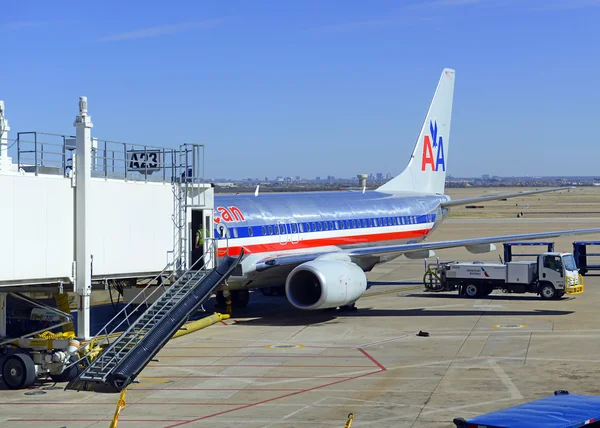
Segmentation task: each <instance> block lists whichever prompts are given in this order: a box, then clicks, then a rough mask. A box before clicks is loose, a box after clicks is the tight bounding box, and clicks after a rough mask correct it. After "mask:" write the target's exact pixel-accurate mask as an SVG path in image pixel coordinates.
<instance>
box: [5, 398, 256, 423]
mask: <svg viewBox="0 0 600 428" xmlns="http://www.w3.org/2000/svg"><path fill="white" fill-rule="evenodd" d="M74 404H76V405H78V406H79V405H80V404H84V405H91V406H111V407H115V403H99V402H89V401H86V402H81V403H69V402H66V401H62V402H53V401H50V402H49V401H25V402H20V401H17V402H13V403H6V402H4V403H0V406H9V405H10V406H18V405H44V406H48V405H49V406H72V405H74ZM244 404H247V403H223V402H220V401H215V402H212V403H198V402H187V403H186V402H183V403H182V402H177V403H165V402H162V401H159V402H145V401H143V402H139V401H138V402H136V403H127V407H130V406H139V405H148V406H163V405H164V406H243V405H244ZM178 420H182V421H185V420H187V419H178Z"/></svg>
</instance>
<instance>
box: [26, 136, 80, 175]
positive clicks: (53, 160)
mask: <svg viewBox="0 0 600 428" xmlns="http://www.w3.org/2000/svg"><path fill="white" fill-rule="evenodd" d="M71 142H72V143H71ZM74 150H75V137H73V136H68V135H60V134H51V133H48V132H35V131H33V132H18V133H17V164H18V167H19V170H23V171H25V172H31V173H35V175H38V174H52V175H63V176H65V177H66V176H67V175H68V174H69V170H70V169H72V167H73V163H72V162H73V152H74Z"/></svg>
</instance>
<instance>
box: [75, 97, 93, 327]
mask: <svg viewBox="0 0 600 428" xmlns="http://www.w3.org/2000/svg"><path fill="white" fill-rule="evenodd" d="M74 126H75V128H76V146H75V147H76V149H75V268H76V274H75V286H76V290H77V294H78V295H79V313H78V314H77V336H78V337H80V338H83V339H89V338H90V298H91V295H92V273H91V253H90V246H89V242H88V233H87V232H88V230H89V227H88V213H89V209H88V208H89V196H90V195H88V191H89V188H90V178H91V165H92V135H91V134H92V132H91V129H92V127H93V124H92V118H91V116H88V114H87V98H86V97H79V115H78V116H77V117H76V118H75V123H74Z"/></svg>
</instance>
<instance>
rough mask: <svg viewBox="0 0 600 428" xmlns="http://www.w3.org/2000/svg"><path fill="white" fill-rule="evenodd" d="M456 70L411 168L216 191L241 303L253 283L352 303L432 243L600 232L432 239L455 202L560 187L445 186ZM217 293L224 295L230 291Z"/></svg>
mask: <svg viewBox="0 0 600 428" xmlns="http://www.w3.org/2000/svg"><path fill="white" fill-rule="evenodd" d="M454 80H455V72H454V70H451V69H444V70H443V72H442V75H441V77H440V80H439V83H438V86H437V89H436V91H435V94H434V96H433V101H432V102H431V106H430V107H429V111H428V112H427V116H426V117H425V123H424V124H423V127H422V128H421V133H420V134H419V137H418V139H417V143H416V145H415V147H414V150H413V152H412V155H411V157H410V160H409V161H408V165H407V166H406V169H405V170H404V171H403V172H402V173H401V174H400V175H398V176H397V177H395V178H393V179H392V180H390V181H389V182H387V183H385V184H384V185H382V186H381V187H379V188H378V189H377V190H375V191H369V192H365V191H362V192H360V191H346V192H319V193H313V192H306V193H290V194H265V195H259V194H258V192H256V193H255V194H254V195H252V194H247V195H217V196H215V206H216V210H215V214H214V219H215V220H214V221H215V230H214V237H215V239H217V242H218V248H219V254H220V255H221V256H222V255H224V254H225V252H226V251H228V252H229V255H232V256H235V255H239V254H240V251H241V250H242V248H243V249H244V254H245V256H244V258H243V260H242V262H241V264H240V267H239V268H238V271H237V272H235V273H234V275H233V276H232V277H230V279H229V284H228V285H229V287H228V289H229V290H230V292H231V296H232V302H233V304H234V307H235V306H237V307H243V306H245V305H246V304H247V303H248V298H249V292H248V290H249V289H253V288H263V287H273V286H281V285H283V284H285V293H286V296H287V298H288V300H289V301H290V303H291V304H292V305H293V306H295V307H296V308H299V309H305V310H317V309H328V308H338V307H339V308H341V309H349V308H353V307H354V304H355V302H356V301H357V300H358V299H359V298H360V296H361V295H362V294H363V293H364V292H365V290H366V289H367V277H366V275H365V272H368V271H370V270H371V269H372V268H373V267H374V266H375V265H377V264H379V263H383V262H386V261H389V260H392V259H394V258H396V257H399V256H400V255H404V256H405V257H407V258H410V259H418V258H427V257H431V256H433V255H434V253H433V250H436V249H441V248H451V247H465V248H466V249H467V250H468V251H470V252H471V253H475V254H477V253H485V252H489V251H493V250H495V246H494V245H493V243H499V242H506V241H509V240H516V239H519V240H526V239H539V238H549V237H556V236H562V235H574V234H587V233H596V232H600V229H584V230H565V231H555V232H544V233H535V234H521V235H510V236H495V237H486V238H476V239H463V240H455V241H445V242H424V241H425V240H426V238H428V237H429V235H430V234H431V233H432V232H433V230H434V229H435V228H436V227H437V226H439V225H440V224H441V222H442V221H443V219H444V217H446V215H447V213H448V210H449V209H450V208H451V207H452V206H456V205H463V204H468V203H473V202H481V201H488V200H497V199H502V198H509V197H514V196H523V195H528V194H534V193H541V192H548V191H554V190H558V189H556V188H555V189H545V190H537V191H529V192H520V193H513V194H503V195H493V196H483V197H479V198H470V199H461V200H451V199H450V197H449V196H447V195H445V194H444V187H445V181H446V169H447V167H448V152H449V143H450V121H451V115H452V100H453V95H454ZM220 293H221V294H217V301H218V302H220V303H222V302H223V301H224V299H223V294H222V292H220Z"/></svg>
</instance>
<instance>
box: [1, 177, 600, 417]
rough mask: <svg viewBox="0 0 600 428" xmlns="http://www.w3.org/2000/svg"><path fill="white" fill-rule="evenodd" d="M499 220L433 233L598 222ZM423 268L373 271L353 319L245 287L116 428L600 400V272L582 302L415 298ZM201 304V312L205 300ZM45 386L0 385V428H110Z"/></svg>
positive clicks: (144, 382)
mask: <svg viewBox="0 0 600 428" xmlns="http://www.w3.org/2000/svg"><path fill="white" fill-rule="evenodd" d="M475 190H481V189H475ZM475 193H476V192H475ZM479 193H481V192H479ZM552 200H553V199H552ZM547 202H548V203H547V204H546V205H547V207H546V208H547V209H548V210H553V211H554V210H556V204H555V203H553V202H550V199H549V200H548V201H547ZM505 203H506V202H505ZM508 203H510V202H508ZM512 206H513V207H514V202H513V203H512ZM572 208H573V207H572V206H567V207H566V208H565V210H567V211H568V210H572ZM533 209H535V210H536V212H540V210H542V211H541V212H543V210H544V208H543V207H532V210H533ZM513 211H514V208H513ZM507 213H508V214H510V212H509V210H507ZM514 213H516V212H514ZM514 213H513V214H514ZM459 214H460V210H459ZM508 214H507V216H506V217H505V218H503V219H490V218H487V217H486V215H487V214H486V213H483V214H482V215H480V216H479V217H478V214H473V215H472V217H471V218H466V217H464V216H462V215H458V216H457V217H455V218H449V219H448V220H446V222H445V223H444V224H443V225H442V226H441V227H440V228H439V229H438V230H436V231H435V232H434V234H433V235H432V237H431V238H430V239H431V240H436V241H437V240H446V239H456V238H458V237H477V236H489V235H502V234H508V233H521V232H523V233H525V232H536V231H549V230H561V229H574V228H587V227H600V218H594V217H593V216H590V215H588V216H577V215H570V214H568V213H566V211H565V212H563V213H561V214H559V215H552V216H550V215H549V216H545V217H544V216H542V217H538V218H530V217H529V216H528V214H527V213H526V214H525V217H524V218H516V217H514V216H512V215H510V216H509V215H508ZM583 239H600V236H580V237H565V238H559V239H555V240H554V241H555V242H556V249H557V250H559V251H571V243H572V242H573V241H574V240H583ZM525 250H526V251H525V252H532V251H535V250H536V249H535V248H531V247H529V248H527V247H526V248H525ZM537 250H540V251H541V250H542V249H541V248H539V249H537ZM518 251H520V250H518ZM518 251H517V252H518ZM500 254H502V246H501V245H498V251H496V252H493V253H488V254H483V255H472V254H470V253H468V252H467V251H466V250H464V249H462V248H458V249H450V250H443V251H438V252H437V255H438V257H440V259H442V260H464V261H473V260H489V261H496V260H498V256H499V255H500ZM423 271H424V267H423V261H422V260H408V259H406V258H405V257H399V258H397V259H396V260H393V261H391V262H388V263H386V264H382V265H380V266H377V267H376V268H375V269H374V270H373V271H372V272H370V273H368V278H369V281H370V283H371V285H372V287H371V288H370V289H369V290H368V291H367V293H366V295H365V296H363V298H361V299H360V300H359V301H358V304H357V306H358V308H359V310H358V311H356V312H339V311H336V312H325V311H315V312H302V311H298V310H295V309H294V308H292V307H291V306H290V305H289V304H288V303H287V300H286V299H285V297H277V296H273V297H266V296H263V295H262V294H261V293H260V292H255V293H252V296H251V303H250V306H249V307H248V308H246V309H244V310H238V311H237V312H236V313H234V315H233V316H232V318H231V319H229V320H226V321H223V322H222V323H220V324H216V325H214V326H211V327H209V328H207V329H204V330H201V331H199V332H196V333H192V334H190V335H187V336H184V337H181V338H178V339H174V340H171V341H170V342H169V343H168V345H167V346H166V347H165V348H164V349H163V350H162V351H161V352H160V353H159V355H158V359H157V360H156V361H153V362H152V363H150V364H149V365H148V367H147V368H146V369H145V370H144V371H143V372H142V375H141V377H140V379H139V383H137V384H135V385H133V386H132V387H130V388H129V390H128V393H127V396H126V403H127V405H126V407H125V409H124V410H123V411H122V413H121V416H120V420H119V426H120V427H126V428H129V427H176V426H183V427H209V426H219V427H248V428H259V427H260V428H267V427H277V428H290V427H303V426H310V427H332V428H333V427H339V428H342V427H344V424H345V423H346V421H347V416H348V414H349V413H353V414H354V415H355V419H354V422H353V424H352V427H353V428H360V427H396V428H409V427H410V428H424V427H428V428H438V427H439V428H442V427H443V428H451V427H454V424H453V423H452V419H453V418H455V417H459V416H460V417H464V418H468V417H470V416H475V415H479V414H483V413H487V412H491V411H494V410H499V409H502V408H506V407H509V406H512V405H516V404H520V403H523V402H527V401H531V400H535V399H538V398H541V397H545V396H548V395H552V393H553V392H554V391H555V390H558V389H563V390H568V391H569V392H571V393H578V394H591V395H598V394H600V390H599V387H598V386H597V385H596V384H595V383H594V382H595V381H594V379H595V375H596V373H597V372H598V370H599V369H600V357H597V355H599V354H600V340H599V339H600V326H599V325H598V321H597V313H598V307H599V306H600V278H599V277H594V276H586V277H585V281H586V283H585V292H584V293H583V294H580V295H575V296H565V297H563V298H562V299H560V300H558V301H543V300H541V299H540V298H539V297H538V296H536V295H533V294H518V295H514V294H502V293H501V292H499V291H496V292H494V293H493V294H492V295H490V296H488V297H486V298H484V299H466V298H461V297H458V296H457V295H456V294H452V293H447V294H442V293H426V292H424V291H423V287H422V283H421V280H422V276H423ZM206 309H207V311H208V312H209V313H212V311H213V308H212V303H211V302H209V304H207V305H206ZM419 331H423V332H427V333H429V336H428V337H421V336H418V335H417V333H419ZM595 355H596V356H595ZM49 386H52V384H51V383H46V384H41V385H38V386H37V387H36V388H34V389H32V390H29V391H8V390H0V423H1V425H2V427H19V428H24V427H36V428H38V427H40V426H41V427H69V428H79V427H108V426H109V424H110V420H111V419H112V416H113V414H114V412H115V409H116V402H117V400H118V395H112V394H111V395H107V394H94V393H89V392H72V391H63V390H62V389H44V388H46V387H49ZM58 386H62V385H58Z"/></svg>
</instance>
